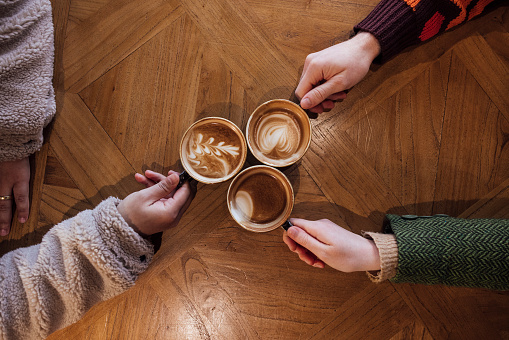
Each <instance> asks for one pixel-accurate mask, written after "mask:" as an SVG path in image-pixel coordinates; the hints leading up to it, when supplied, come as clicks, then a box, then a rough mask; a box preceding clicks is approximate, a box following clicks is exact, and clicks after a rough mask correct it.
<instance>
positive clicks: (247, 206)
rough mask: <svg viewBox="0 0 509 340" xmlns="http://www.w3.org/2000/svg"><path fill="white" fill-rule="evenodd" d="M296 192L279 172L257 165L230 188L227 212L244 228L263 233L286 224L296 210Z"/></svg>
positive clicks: (241, 175)
mask: <svg viewBox="0 0 509 340" xmlns="http://www.w3.org/2000/svg"><path fill="white" fill-rule="evenodd" d="M293 200H294V198H293V189H292V185H291V184H290V181H288V179H287V178H286V176H285V175H284V174H283V173H282V172H281V171H279V170H277V169H275V168H272V167H269V166H265V165H257V166H253V167H250V168H247V169H245V170H244V171H242V172H241V173H240V174H238V175H237V177H235V179H234V180H233V181H232V183H231V184H230V188H229V189H228V198H227V203H228V209H229V210H230V213H231V215H232V217H233V218H234V219H235V221H237V223H238V224H240V225H241V226H242V227H244V228H245V229H248V230H251V231H255V232H264V231H270V230H273V229H275V228H277V227H279V226H281V225H282V224H284V223H285V222H286V220H287V219H288V218H289V217H290V214H291V211H292V209H293Z"/></svg>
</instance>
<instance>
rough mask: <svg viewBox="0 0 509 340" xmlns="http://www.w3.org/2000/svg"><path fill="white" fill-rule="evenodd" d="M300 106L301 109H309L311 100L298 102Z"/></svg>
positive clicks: (306, 99) (305, 99)
mask: <svg viewBox="0 0 509 340" xmlns="http://www.w3.org/2000/svg"><path fill="white" fill-rule="evenodd" d="M300 106H302V108H303V109H309V108H310V107H311V100H309V99H308V98H304V99H302V101H301V102H300Z"/></svg>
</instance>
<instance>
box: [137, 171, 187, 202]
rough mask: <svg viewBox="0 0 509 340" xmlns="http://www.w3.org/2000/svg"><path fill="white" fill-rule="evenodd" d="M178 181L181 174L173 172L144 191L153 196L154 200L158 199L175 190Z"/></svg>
mask: <svg viewBox="0 0 509 340" xmlns="http://www.w3.org/2000/svg"><path fill="white" fill-rule="evenodd" d="M178 183H179V176H178V175H176V174H171V175H169V176H168V177H165V178H164V179H163V180H162V181H160V182H158V183H157V184H156V185H153V186H151V187H150V188H146V189H144V191H145V193H146V194H147V196H148V197H150V198H153V199H154V200H158V199H161V198H163V197H166V196H168V195H169V194H170V193H171V192H172V191H173V190H175V188H176V187H177V185H178Z"/></svg>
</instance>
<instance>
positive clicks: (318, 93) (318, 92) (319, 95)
mask: <svg viewBox="0 0 509 340" xmlns="http://www.w3.org/2000/svg"><path fill="white" fill-rule="evenodd" d="M314 93H315V98H316V99H318V100H319V101H320V102H322V101H324V100H325V98H327V96H326V94H325V91H324V89H323V88H321V87H317V88H315V92H314Z"/></svg>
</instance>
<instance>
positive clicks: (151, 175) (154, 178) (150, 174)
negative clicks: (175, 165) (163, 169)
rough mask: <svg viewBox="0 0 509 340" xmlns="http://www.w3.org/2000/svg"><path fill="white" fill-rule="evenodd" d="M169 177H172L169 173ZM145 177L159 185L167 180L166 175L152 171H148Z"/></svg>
mask: <svg viewBox="0 0 509 340" xmlns="http://www.w3.org/2000/svg"><path fill="white" fill-rule="evenodd" d="M169 175H170V173H168V176H169ZM145 176H146V177H147V178H148V179H150V180H151V181H153V182H155V183H159V182H161V181H162V180H164V179H165V178H166V176H165V175H163V174H160V173H159V172H155V171H152V170H146V171H145Z"/></svg>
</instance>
